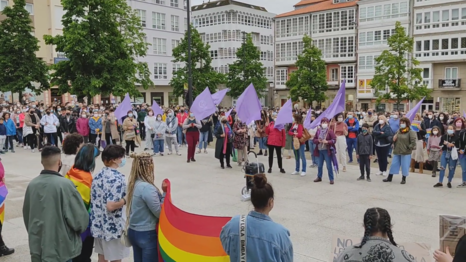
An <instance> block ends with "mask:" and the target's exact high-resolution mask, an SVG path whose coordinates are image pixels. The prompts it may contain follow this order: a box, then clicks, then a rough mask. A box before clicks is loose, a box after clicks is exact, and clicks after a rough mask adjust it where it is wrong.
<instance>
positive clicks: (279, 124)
mask: <svg viewBox="0 0 466 262" xmlns="http://www.w3.org/2000/svg"><path fill="white" fill-rule="evenodd" d="M292 104H293V103H292V102H291V98H290V99H288V101H286V103H285V104H284V105H283V107H282V108H281V109H280V112H278V115H277V119H276V120H275V128H276V129H278V130H280V131H281V130H282V129H283V128H284V126H285V124H289V123H293V105H292Z"/></svg>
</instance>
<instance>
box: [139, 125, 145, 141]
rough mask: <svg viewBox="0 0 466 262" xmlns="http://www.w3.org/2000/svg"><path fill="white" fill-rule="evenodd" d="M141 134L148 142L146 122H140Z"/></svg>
mask: <svg viewBox="0 0 466 262" xmlns="http://www.w3.org/2000/svg"><path fill="white" fill-rule="evenodd" d="M139 133H140V134H141V139H142V140H146V126H145V125H144V122H139Z"/></svg>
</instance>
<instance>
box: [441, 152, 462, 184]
mask: <svg viewBox="0 0 466 262" xmlns="http://www.w3.org/2000/svg"><path fill="white" fill-rule="evenodd" d="M457 163H458V159H457V160H453V159H451V156H450V158H448V159H447V151H443V153H442V156H441V157H440V175H439V178H438V182H439V183H443V178H444V177H445V170H447V164H448V182H449V183H450V182H451V180H453V177H454V176H455V170H456V164H457Z"/></svg>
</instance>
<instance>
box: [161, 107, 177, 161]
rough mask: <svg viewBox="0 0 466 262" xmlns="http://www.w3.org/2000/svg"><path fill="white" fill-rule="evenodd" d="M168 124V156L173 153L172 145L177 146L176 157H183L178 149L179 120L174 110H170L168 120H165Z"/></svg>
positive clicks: (166, 140)
mask: <svg viewBox="0 0 466 262" xmlns="http://www.w3.org/2000/svg"><path fill="white" fill-rule="evenodd" d="M165 121H166V124H167V132H166V134H165V142H167V146H168V155H171V154H172V153H173V151H172V144H173V145H174V146H175V152H176V155H178V156H181V154H180V152H179V149H178V142H177V139H176V132H177V130H178V118H177V117H176V116H175V114H174V113H173V110H171V109H170V110H169V111H168V114H167V119H166V120H165Z"/></svg>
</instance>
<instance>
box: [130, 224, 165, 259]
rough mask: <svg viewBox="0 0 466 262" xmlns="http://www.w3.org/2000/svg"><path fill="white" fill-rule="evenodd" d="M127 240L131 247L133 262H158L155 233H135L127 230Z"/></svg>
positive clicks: (153, 231)
mask: <svg viewBox="0 0 466 262" xmlns="http://www.w3.org/2000/svg"><path fill="white" fill-rule="evenodd" d="M128 238H129V241H130V242H131V244H132V245H133V258H134V262H158V261H159V255H158V251H157V246H158V241H157V231H155V230H150V231H135V230H132V229H131V228H129V229H128Z"/></svg>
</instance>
